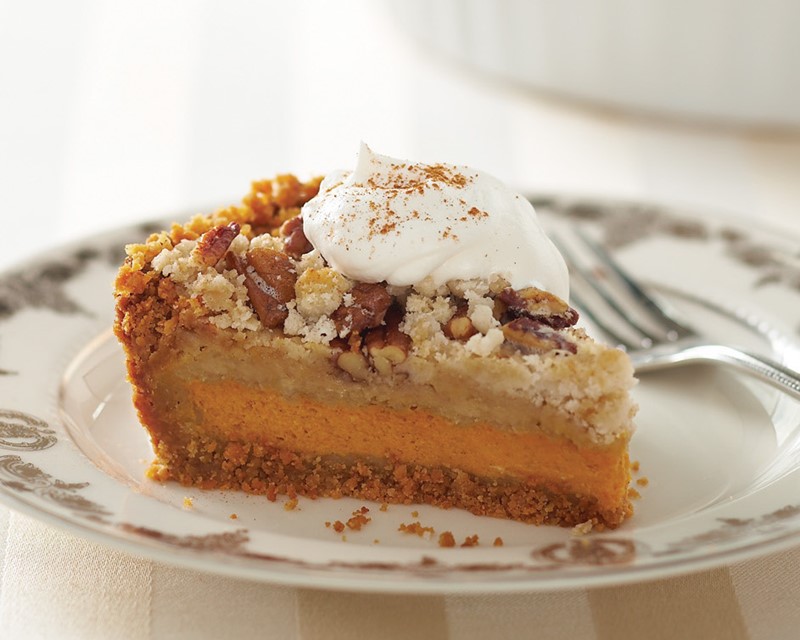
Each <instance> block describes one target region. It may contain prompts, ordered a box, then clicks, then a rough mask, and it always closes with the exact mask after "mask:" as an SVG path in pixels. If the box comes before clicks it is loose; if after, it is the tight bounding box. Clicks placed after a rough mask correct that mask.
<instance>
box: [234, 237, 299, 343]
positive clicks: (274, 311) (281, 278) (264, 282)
mask: <svg viewBox="0 0 800 640" xmlns="http://www.w3.org/2000/svg"><path fill="white" fill-rule="evenodd" d="M226 259H227V261H228V266H229V267H230V268H232V269H236V271H238V272H239V273H240V274H243V275H244V286H245V287H246V288H247V295H248V296H249V298H250V304H252V305H253V308H254V309H255V311H256V314H257V315H258V319H259V320H261V324H263V325H264V326H265V327H267V328H269V329H271V328H273V327H277V326H280V325H282V324H283V321H284V320H286V318H287V316H288V315H289V310H288V309H287V308H286V303H287V302H289V301H290V300H292V299H293V298H294V284H295V281H296V280H297V272H296V271H295V269H294V265H293V264H292V261H291V260H290V259H289V257H288V256H287V255H286V254H285V253H283V252H281V251H275V250H274V249H268V248H266V247H259V248H257V249H251V250H250V251H248V252H247V258H246V259H242V258H240V257H239V256H237V255H235V254H233V253H228V256H227V258H226Z"/></svg>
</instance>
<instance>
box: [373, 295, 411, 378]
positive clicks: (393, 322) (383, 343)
mask: <svg viewBox="0 0 800 640" xmlns="http://www.w3.org/2000/svg"><path fill="white" fill-rule="evenodd" d="M402 320H403V312H402V310H401V309H400V308H399V307H396V306H393V307H390V308H389V311H388V312H387V313H386V324H384V325H382V326H380V327H375V328H374V329H370V330H369V331H367V332H366V334H365V335H364V344H365V346H366V348H367V353H368V354H369V357H370V360H371V361H372V366H373V367H375V370H376V371H377V372H378V373H380V374H381V375H383V376H386V375H391V373H392V368H393V367H394V365H397V364H400V363H401V362H404V361H405V359H406V358H407V357H408V352H409V350H410V349H411V338H410V337H409V336H408V335H406V334H405V333H403V332H402V331H400V322H402Z"/></svg>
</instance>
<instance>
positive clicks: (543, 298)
mask: <svg viewBox="0 0 800 640" xmlns="http://www.w3.org/2000/svg"><path fill="white" fill-rule="evenodd" d="M497 297H498V299H499V300H500V301H501V302H503V303H505V304H506V312H507V313H508V314H509V315H511V316H512V317H514V318H530V319H531V320H536V321H537V322H541V323H542V324H546V325H548V326H550V327H553V328H554V329H563V328H564V327H571V326H572V325H574V324H575V323H576V322H577V321H578V312H577V311H575V309H573V308H572V307H570V306H569V305H568V304H567V303H566V302H564V301H563V300H562V299H561V298H559V297H558V296H554V295H553V294H552V293H549V292H548V291H542V290H541V289H537V288H536V287H526V288H524V289H519V290H516V289H512V288H511V287H506V288H505V289H503V290H502V291H501V292H500V295H498V296H497Z"/></svg>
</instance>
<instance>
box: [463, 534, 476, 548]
mask: <svg viewBox="0 0 800 640" xmlns="http://www.w3.org/2000/svg"><path fill="white" fill-rule="evenodd" d="M461 546H462V547H477V546H478V534H475V535H474V536H467V537H466V538H464V542H462V543H461Z"/></svg>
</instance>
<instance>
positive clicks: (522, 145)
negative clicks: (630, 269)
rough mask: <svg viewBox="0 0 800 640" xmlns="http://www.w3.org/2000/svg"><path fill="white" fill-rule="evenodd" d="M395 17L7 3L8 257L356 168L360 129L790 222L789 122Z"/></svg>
mask: <svg viewBox="0 0 800 640" xmlns="http://www.w3.org/2000/svg"><path fill="white" fill-rule="evenodd" d="M501 4H502V3H501ZM400 9H402V4H399V3H392V2H381V3H376V2H368V1H366V0H341V1H340V2H336V3H331V2H322V1H319V0H302V1H298V2H277V1H274V0H260V1H238V2H230V1H222V0H193V1H188V0H175V1H171V2H156V1H153V0H140V1H137V2H128V1H118V2H102V1H99V0H78V1H75V2H57V1H55V0H50V1H48V0H30V1H27V2H13V1H12V0H0V116H1V117H0V212H1V213H0V216H2V221H3V223H4V232H3V233H1V234H0V265H8V264H9V263H11V262H13V261H15V260H17V259H19V258H22V257H23V256H24V255H26V254H29V253H31V252H33V251H36V250H38V249H40V248H42V247H44V246H49V245H53V244H56V243H60V242H63V241H65V240H68V239H70V238H74V237H78V236H83V235H85V234H87V233H91V232H93V231H94V230H98V229H103V228H109V227H114V226H118V225H120V224H123V223H127V222H129V221H134V220H141V219H145V218H152V217H156V216H159V217H162V216H164V215H169V214H172V213H175V214H176V216H181V215H183V214H184V213H186V212H187V210H203V209H208V208H210V207H213V206H216V205H217V204H221V203H225V202H228V201H231V200H238V199H239V198H240V197H241V196H242V195H243V194H244V193H245V192H246V190H247V188H248V185H249V182H250V180H252V179H255V178H260V177H267V176H270V175H272V174H275V173H276V172H285V171H292V172H297V173H299V174H302V175H308V174H317V173H324V172H326V171H328V170H330V169H333V168H337V167H348V166H350V165H351V164H352V162H353V159H354V157H355V153H356V150H357V148H358V144H359V141H360V140H362V139H363V140H365V141H367V142H368V143H369V144H370V145H372V146H373V148H374V149H376V150H377V151H379V152H381V153H386V154H389V155H394V156H399V157H406V158H413V159H418V160H428V161H447V162H454V163H464V164H470V165H473V166H475V167H477V168H481V169H484V170H486V171H489V172H491V173H494V174H495V175H497V176H498V177H500V178H501V179H503V180H505V181H506V182H509V183H511V184H513V185H515V186H517V187H519V188H521V189H525V190H529V191H569V192H579V193H581V194H598V195H602V194H613V195H615V196H621V197H626V198H637V199H646V200H658V201H665V200H666V201H668V202H673V203H686V204H691V205H699V206H700V207H706V208H709V209H713V210H721V211H723V212H730V213H731V214H734V215H740V216H742V215H745V216H748V215H755V216H756V217H757V218H758V219H759V220H761V221H763V222H765V223H772V224H777V225H781V226H786V225H787V224H788V225H790V226H795V227H797V226H798V225H800V219H799V218H800V214H798V210H800V135H798V134H797V133H791V132H786V131H784V132H774V131H773V132H761V133H759V132H754V131H748V130H744V129H735V128H730V127H728V128H726V127H724V126H717V125H713V124H712V125H710V126H709V124H708V123H707V122H706V123H705V124H699V123H692V122H681V121H678V120H665V119H664V120H662V119H658V118H652V117H647V118H645V117H640V116H633V115H626V114H625V112H623V111H606V110H600V109H597V110H594V109H592V108H591V107H588V106H585V105H577V104H571V103H569V102H565V101H561V100H556V99H552V98H548V97H545V96H543V95H539V94H537V93H535V92H534V91H531V90H528V89H526V88H524V87H522V86H521V85H514V84H511V83H506V82H504V81H501V80H498V79H494V78H492V77H491V76H489V75H488V74H480V73H478V72H476V71H472V70H470V69H469V68H468V67H467V66H466V65H462V64H459V63H457V62H454V61H453V60H451V59H448V58H446V57H444V56H442V55H440V54H437V53H436V52H435V51H433V50H432V49H431V48H429V47H427V46H424V45H421V44H419V43H418V42H417V41H416V40H415V39H414V38H413V37H412V36H411V35H409V33H408V32H407V31H405V30H403V29H402V28H400V26H399V20H398V19H397V15H398V13H399V12H400V11H399V10H400ZM418 13H419V12H418ZM421 17H422V19H423V21H424V19H425V15H424V12H423V13H422V14H421ZM487 24H488V23H487ZM487 28H488V26H487ZM9 229H10V231H9Z"/></svg>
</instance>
